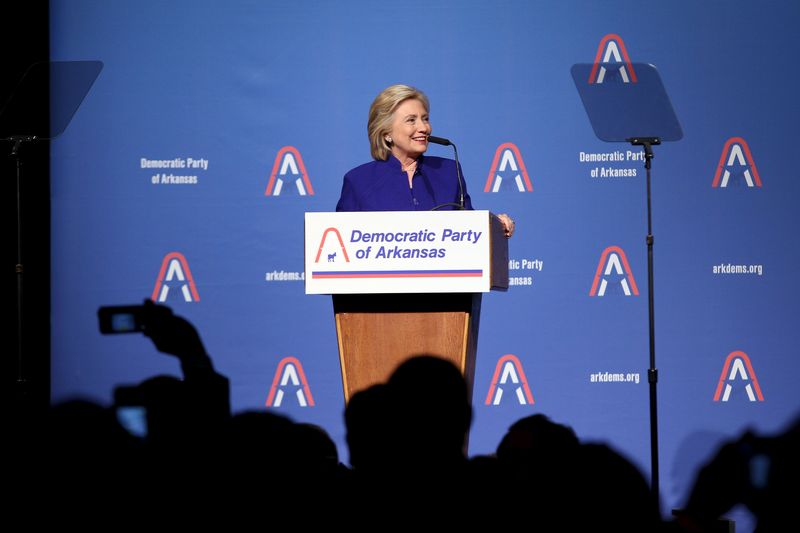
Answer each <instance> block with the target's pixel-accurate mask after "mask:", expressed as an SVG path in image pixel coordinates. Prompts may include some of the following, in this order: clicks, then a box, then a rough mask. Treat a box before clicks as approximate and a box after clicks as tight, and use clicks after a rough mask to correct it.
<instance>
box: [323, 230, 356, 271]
mask: <svg viewBox="0 0 800 533" xmlns="http://www.w3.org/2000/svg"><path fill="white" fill-rule="evenodd" d="M328 236H331V240H333V237H336V241H335V242H334V243H333V245H331V244H328V245H327V247H326V241H327V239H328ZM337 242H338V244H339V245H338V246H336V243H337ZM323 249H325V259H327V262H328V263H335V262H336V261H337V260H339V259H344V262H345V263H349V262H350V256H348V255H347V248H345V247H344V241H343V240H342V234H341V233H339V230H338V229H336V228H326V229H325V231H324V232H323V233H322V238H321V239H320V240H319V249H318V250H317V258H316V259H315V260H314V262H315V263H319V260H320V258H321V257H322V251H323ZM339 252H341V253H342V255H341V256H339V255H338V254H339Z"/></svg>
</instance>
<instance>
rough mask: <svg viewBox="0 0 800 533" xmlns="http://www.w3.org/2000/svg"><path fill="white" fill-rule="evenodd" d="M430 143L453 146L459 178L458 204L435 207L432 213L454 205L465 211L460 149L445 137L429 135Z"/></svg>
mask: <svg viewBox="0 0 800 533" xmlns="http://www.w3.org/2000/svg"><path fill="white" fill-rule="evenodd" d="M428 142H432V143H433V144H441V145H442V146H452V147H453V152H455V154H456V173H457V178H458V204H453V203H449V204H442V205H438V206H436V207H434V208H433V209H431V211H436V210H437V209H439V208H440V207H444V206H446V205H454V206H456V207H458V208H459V209H460V210H462V211H463V210H464V177H463V176H462V175H461V165H459V164H458V148H456V145H455V144H453V143H452V142H450V139H445V138H444V137H434V136H433V135H428Z"/></svg>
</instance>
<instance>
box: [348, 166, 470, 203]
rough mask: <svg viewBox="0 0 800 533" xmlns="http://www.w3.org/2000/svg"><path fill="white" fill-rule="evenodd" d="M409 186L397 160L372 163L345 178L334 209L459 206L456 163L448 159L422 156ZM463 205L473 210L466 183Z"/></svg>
mask: <svg viewBox="0 0 800 533" xmlns="http://www.w3.org/2000/svg"><path fill="white" fill-rule="evenodd" d="M462 176H463V174H462ZM412 183H413V186H412V187H409V186H408V175H407V174H406V173H405V172H403V168H402V166H401V164H400V161H399V160H398V159H397V158H396V157H394V156H389V159H388V160H386V161H371V162H369V163H366V164H364V165H361V166H358V167H356V168H354V169H353V170H351V171H350V172H348V173H347V174H345V175H344V183H343V184H342V194H341V196H340V197H339V203H337V204H336V210H337V211H428V210H430V209H433V208H434V207H436V206H438V205H441V204H446V203H450V202H453V203H456V204H457V203H458V174H457V171H456V163H455V161H453V160H451V159H444V158H441V157H433V156H425V155H421V156H420V157H419V159H418V160H417V171H416V172H415V173H414V178H413V180H412ZM464 206H465V208H466V209H472V200H471V199H470V197H469V194H467V185H466V183H464ZM442 209H447V210H450V209H457V208H456V207H453V206H448V207H443V208H442Z"/></svg>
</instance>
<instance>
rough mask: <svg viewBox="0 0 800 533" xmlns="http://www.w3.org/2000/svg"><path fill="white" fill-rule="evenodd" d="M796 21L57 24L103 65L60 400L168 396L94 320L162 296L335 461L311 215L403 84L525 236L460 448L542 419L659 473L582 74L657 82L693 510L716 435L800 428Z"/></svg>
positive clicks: (412, 2)
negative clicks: (393, 89) (640, 67)
mask: <svg viewBox="0 0 800 533" xmlns="http://www.w3.org/2000/svg"><path fill="white" fill-rule="evenodd" d="M798 23H800V4H798V3H797V2H793V1H790V0H786V1H774V2H761V3H754V2H729V1H726V2H722V1H720V2H717V1H711V2H695V1H692V0H681V1H673V2H668V3H666V2H662V3H655V4H651V5H648V7H647V10H646V11H645V10H643V9H642V5H641V3H640V2H634V1H630V2H628V1H614V2H590V1H586V2H545V1H541V2H524V1H499V2H456V1H445V0H441V1H434V2H431V1H424V2H423V1H416V0H409V1H407V2H404V3H403V5H402V7H400V6H398V5H397V4H393V3H380V4H376V3H374V2H361V1H348V2H344V3H342V2H322V1H319V2H312V1H296V2H292V3H289V2H259V1H243V0H236V1H234V2H226V3H220V2H211V1H192V2H188V1H183V2H170V3H166V4H165V3H163V2H157V1H154V0H139V1H137V2H101V1H96V0H75V1H72V2H51V56H52V59H54V60H100V61H102V62H103V63H104V69H103V71H102V72H101V74H100V76H99V77H98V79H97V81H96V83H95V84H94V86H93V87H92V89H91V91H90V93H89V95H88V96H87V98H86V100H85V101H84V103H83V105H82V107H81V108H80V109H79V110H78V112H77V114H76V115H75V117H74V119H73V120H72V123H71V124H70V126H69V127H68V129H67V130H66V132H65V133H64V134H63V135H62V136H61V137H59V138H58V139H57V140H56V141H54V142H53V143H52V210H53V211H52V225H53V226H52V237H53V238H52V261H53V264H52V277H53V278H52V286H53V290H52V313H53V314H52V342H53V350H52V399H53V400H54V401H59V400H62V399H65V398H67V397H72V396H75V395H83V396H90V397H94V398H96V399H98V400H100V401H104V402H108V401H110V398H111V393H112V391H113V388H114V386H116V385H119V384H123V383H135V382H138V381H140V380H142V379H145V378H147V377H150V376H152V375H154V374H158V373H171V374H176V375H177V374H179V368H178V365H177V362H176V361H175V360H173V359H172V358H170V357H169V356H164V355H162V354H159V353H157V352H156V351H155V349H154V348H153V347H152V345H151V343H150V342H149V341H148V340H147V339H145V338H143V337H141V336H138V335H134V336H131V335H118V336H101V335H100V334H99V332H98V327H97V319H96V314H95V313H96V310H97V308H98V307H99V306H101V305H111V304H131V303H139V302H141V300H142V299H144V298H146V297H150V296H151V295H155V296H156V298H161V299H162V300H163V301H164V303H166V304H168V305H170V306H171V307H172V308H173V309H174V310H175V312H176V313H178V314H180V315H182V316H185V317H187V318H188V319H190V320H191V321H192V322H193V323H194V324H195V325H196V326H197V327H198V329H199V330H200V332H201V335H202V337H203V340H204V342H205V344H206V346H207V348H208V350H209V353H210V354H211V355H212V357H213V359H214V361H215V363H216V365H217V367H218V369H219V370H220V371H221V372H222V373H224V374H226V375H227V376H229V377H230V378H231V382H232V402H233V407H234V409H235V410H236V411H241V410H244V409H264V408H267V403H268V398H269V397H270V389H271V387H272V386H273V383H274V382H275V380H276V379H277V380H278V381H277V386H276V389H280V390H284V391H285V392H286V394H284V395H283V397H282V400H281V401H280V404H279V405H276V401H275V398H274V397H273V398H272V401H271V402H270V403H271V404H272V405H271V406H269V408H272V409H276V410H278V411H279V412H282V413H284V414H287V415H289V416H291V417H292V418H294V419H295V420H300V421H309V422H315V423H318V424H321V425H322V426H324V427H325V428H326V429H327V430H328V431H329V432H330V434H331V435H332V437H333V438H334V439H335V440H336V441H337V443H338V444H339V447H340V453H341V454H342V457H343V458H346V457H347V454H346V448H345V446H344V427H343V422H342V412H343V395H342V387H341V378H340V369H339V359H338V353H337V345H336V337H335V330H334V323H333V318H332V306H331V303H330V299H329V298H328V297H324V296H305V295H304V292H303V282H302V280H301V279H299V278H300V276H299V275H296V274H297V273H300V272H301V271H302V269H303V256H302V254H303V251H302V247H303V213H304V212H306V211H332V210H333V208H334V206H335V204H336V201H337V199H338V195H339V190H340V187H341V178H342V176H343V174H344V173H345V172H346V171H347V170H348V169H350V168H352V167H354V166H356V165H358V164H361V163H364V162H366V161H367V160H369V158H370V155H369V147H368V140H367V136H366V121H367V111H368V107H369V105H370V103H371V101H372V99H373V98H374V97H375V95H376V94H377V93H378V92H379V91H380V90H382V89H383V88H385V87H386V86H388V85H391V84H394V83H407V84H410V85H414V86H416V87H419V88H421V89H422V90H424V91H425V92H426V93H427V94H428V96H429V97H430V100H431V122H432V124H433V133H434V134H435V135H441V136H444V137H448V138H451V139H453V141H454V142H456V143H457V144H458V146H459V149H460V156H461V163H462V166H463V168H464V172H465V178H466V180H467V185H468V188H469V191H470V193H471V195H472V198H473V203H474V204H475V206H476V207H478V208H483V209H490V210H492V211H494V212H507V213H510V214H511V215H512V216H513V217H514V218H515V220H516V222H517V228H518V230H517V234H516V235H515V237H514V238H513V239H512V241H511V242H510V255H511V258H512V265H511V266H512V270H511V275H512V276H513V278H514V279H513V280H512V281H513V282H514V283H515V284H514V285H513V286H512V287H511V288H510V290H509V291H508V292H507V293H493V294H490V295H487V296H485V297H484V304H483V312H482V316H481V332H480V338H479V345H478V360H477V369H476V376H475V393H474V397H473V405H474V410H475V416H474V421H473V425H472V432H471V437H470V453H471V454H484V453H489V452H491V451H493V450H494V449H495V447H496V446H497V444H498V442H499V440H500V438H501V436H502V435H503V433H504V432H505V430H506V429H507V427H508V426H509V425H510V424H511V423H512V422H513V421H514V420H516V419H518V418H520V417H522V416H525V415H528V414H532V413H545V414H547V415H549V416H550V417H551V418H553V419H554V420H556V421H558V422H562V423H566V424H569V425H571V426H573V427H574V428H575V430H576V432H577V433H578V435H579V436H581V437H582V438H585V439H599V440H605V441H609V442H610V443H612V444H613V445H614V446H615V447H617V448H618V449H620V450H621V451H622V452H624V453H625V454H626V455H628V456H629V457H630V458H631V459H633V460H634V461H635V462H636V463H637V464H638V465H639V466H640V467H641V468H642V469H643V470H644V471H645V472H648V470H649V433H648V427H649V425H648V424H649V422H648V402H647V395H648V387H647V377H646V370H647V366H648V334H647V331H648V330H647V323H648V322H647V317H648V314H647V256H646V245H645V235H646V203H645V198H646V197H645V179H644V168H643V164H642V162H641V160H639V159H638V158H639V155H638V154H637V152H638V149H637V150H633V149H632V148H631V147H629V146H628V145H626V144H613V143H604V142H601V141H599V140H597V139H596V137H595V136H594V133H593V130H592V128H591V125H590V123H589V120H588V118H587V115H586V112H585V110H584V108H583V105H582V103H581V99H580V97H579V95H578V92H577V90H576V88H575V85H574V83H573V80H572V78H571V75H570V67H571V66H572V65H573V64H575V63H591V62H593V61H595V60H596V58H599V59H600V60H603V61H608V62H612V63H616V64H617V66H619V67H624V68H626V69H628V70H630V69H631V68H632V66H630V65H628V64H627V62H628V61H630V62H634V63H637V62H642V63H652V64H654V65H656V66H657V67H658V68H659V71H660V73H661V76H662V79H663V81H664V84H665V86H666V90H667V91H668V93H669V95H670V97H671V99H672V102H673V105H674V107H675V110H676V113H677V114H678V117H679V119H680V121H681V124H682V126H683V131H684V138H683V140H681V141H680V142H675V143H667V144H664V145H662V146H659V147H657V148H656V149H655V152H656V157H655V159H654V161H653V193H652V194H653V227H654V234H655V254H654V256H655V318H656V355H657V366H658V368H659V369H660V383H659V411H660V435H661V439H660V452H661V468H660V470H661V479H662V487H661V492H662V500H663V502H664V508H665V509H669V508H672V507H676V506H679V505H680V504H681V503H682V500H683V496H684V495H685V493H686V491H687V490H688V487H689V485H690V484H691V481H692V476H693V472H694V470H695V469H696V468H697V466H698V465H699V464H700V463H701V462H703V461H704V460H706V459H707V458H708V457H709V455H710V454H711V453H712V451H713V449H714V448H715V447H716V446H717V445H718V444H719V443H720V442H722V441H723V440H724V439H727V438H730V437H732V436H734V435H737V434H738V433H739V432H740V431H742V429H743V428H745V427H751V428H754V429H755V430H757V431H760V432H764V433H771V432H776V431H778V430H780V429H781V428H782V427H783V426H784V425H785V424H786V423H787V422H788V421H789V420H790V418H791V417H792V416H793V415H794V414H796V413H797V412H798V407H799V406H800V401H799V400H800V398H799V397H798V394H797V386H796V376H797V375H798V373H800V359H798V357H797V351H796V347H797V346H798V344H799V343H800V330H799V329H798V328H797V324H798V318H800V314H799V313H798V303H797V297H798V286H799V285H798V280H797V276H796V272H795V267H796V266H797V265H798V264H800V248H799V247H798V244H797V239H796V238H794V237H793V235H794V229H795V228H797V227H798V222H800V214H799V211H798V210H797V209H796V207H795V205H796V202H797V198H798V192H800V183H799V182H798V180H797V170H796V169H797V158H796V157H795V153H796V150H797V141H798V140H800V136H798V134H797V129H796V128H797V124H798V123H800V108H799V107H798V104H797V97H796V87H797V85H798V81H800V79H798V78H799V76H798V74H797V71H796V70H795V69H794V68H790V67H789V66H790V65H792V64H793V63H794V59H796V57H797V55H798V52H800V44H799V43H800V41H798V39H797V37H796V27H797V25H798ZM610 72H612V73H613V69H610ZM595 81H596V80H595ZM286 147H292V148H291V149H289V148H286ZM628 150H632V152H631V153H630V154H629V153H628ZM618 152H620V153H621V155H620V154H619V153H618ZM429 153H432V154H434V155H440V156H446V157H450V156H451V153H450V152H449V151H448V149H445V148H443V147H438V146H433V147H431V149H430V150H429ZM617 159H621V160H617ZM168 165H172V166H168ZM273 175H274V177H273V178H272V179H271V176H273ZM279 185H280V186H279ZM495 190H496V192H493V191H495ZM189 276H191V277H189ZM596 277H597V283H595V278H596ZM165 288H166V290H165ZM731 354H733V355H732V356H731V357H729V356H730V355H731ZM506 355H513V356H514V357H511V358H509V357H505V356H506ZM286 357H294V358H296V360H297V363H296V364H294V366H292V365H288V366H287V365H283V364H282V361H284V358H286ZM299 366H301V367H302V370H303V372H302V373H299V372H298V373H297V375H298V379H297V380H294V379H292V378H293V377H294V375H295V374H292V373H291V372H290V371H287V370H286V369H287V368H289V369H290V370H291V369H292V368H297V367H299ZM276 372H277V373H278V375H277V378H276ZM523 375H524V379H522V378H523ZM284 381H285V382H286V383H285V385H281V383H283V382H284ZM304 381H305V382H304ZM495 381H496V382H495ZM793 383H794V385H793ZM303 385H307V388H306V389H304V390H305V391H306V392H305V395H304V397H305V398H313V401H312V402H308V401H306V402H305V403H306V405H305V406H303V405H302V403H303V402H301V401H299V399H298V396H297V395H296V394H295V392H296V389H297V388H299V387H302V386H303ZM748 386H749V388H748ZM498 390H501V391H503V394H502V395H500V396H499V398H498V394H497V391H498ZM312 403H313V405H312Z"/></svg>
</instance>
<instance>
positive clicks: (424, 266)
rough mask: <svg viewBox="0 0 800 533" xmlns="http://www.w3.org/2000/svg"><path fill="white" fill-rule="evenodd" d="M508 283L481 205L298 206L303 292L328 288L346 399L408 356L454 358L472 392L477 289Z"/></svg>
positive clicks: (498, 231)
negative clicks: (350, 209) (397, 208)
mask: <svg viewBox="0 0 800 533" xmlns="http://www.w3.org/2000/svg"><path fill="white" fill-rule="evenodd" d="M310 218H311V219H312V220H309V219H310ZM454 238H455V239H454ZM412 239H413V240H412ZM481 241H483V242H481ZM367 247H369V248H370V249H369V251H367ZM423 251H424V252H423ZM404 255H405V256H408V257H402V256H404ZM423 255H424V256H425V257H420V256H423ZM432 255H435V257H431V256H432ZM359 256H360V257H359ZM337 259H338V261H337ZM315 282H322V283H321V284H319V283H315ZM507 288H508V242H507V238H506V237H505V235H504V233H503V229H502V224H501V223H500V221H499V220H498V219H497V217H495V216H494V215H491V214H490V213H489V212H488V211H458V212H452V211H451V212H425V213H416V212H387V213H307V214H306V292H307V293H310V294H332V295H333V310H334V314H335V318H336V335H337V339H338V344H339V359H340V362H341V369H342V382H343V386H344V397H345V401H349V400H350V397H351V396H352V395H353V394H354V393H356V392H358V391H360V390H363V389H366V388H368V387H370V386H371V385H374V384H376V383H384V382H386V381H387V380H388V378H389V376H390V375H391V374H392V372H393V371H394V370H395V368H397V366H398V365H400V364H401V363H402V362H404V361H405V360H406V359H409V358H411V357H413V356H416V355H434V356H438V357H441V358H443V359H447V360H448V361H451V362H452V363H453V364H455V365H456V366H457V367H458V368H459V369H460V370H461V372H462V373H463V375H464V377H465V378H466V381H467V386H468V388H469V394H470V397H471V394H472V382H473V376H474V371H475V356H476V349H477V345H478V326H479V322H480V308H481V295H482V293H483V292H488V291H489V290H506V289H507Z"/></svg>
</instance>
